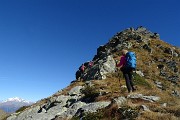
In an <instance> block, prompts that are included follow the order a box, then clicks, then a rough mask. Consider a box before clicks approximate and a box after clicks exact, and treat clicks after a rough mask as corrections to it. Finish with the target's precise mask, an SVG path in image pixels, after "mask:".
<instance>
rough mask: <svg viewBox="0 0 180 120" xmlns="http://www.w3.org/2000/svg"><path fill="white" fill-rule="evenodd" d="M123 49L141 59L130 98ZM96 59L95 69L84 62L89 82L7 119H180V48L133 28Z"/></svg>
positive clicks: (114, 39) (73, 85)
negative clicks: (120, 66) (118, 64)
mask: <svg viewBox="0 0 180 120" xmlns="http://www.w3.org/2000/svg"><path fill="white" fill-rule="evenodd" d="M123 48H126V49H128V50H130V51H134V52H135V53H136V55H137V71H136V72H135V73H134V80H135V81H134V82H135V85H136V87H137V92H135V93H132V94H129V95H128V94H127V90H126V87H125V82H124V80H123V77H122V74H121V72H119V71H118V70H117V69H116V67H115V66H116V61H117V60H119V56H120V51H121V50H122V49H123ZM92 61H93V66H91V67H89V66H88V62H85V63H84V65H85V66H86V69H85V71H84V73H83V74H81V80H83V81H77V80H75V81H73V82H72V83H71V84H70V85H69V86H67V87H66V88H64V89H62V90H60V91H58V92H57V93H55V94H54V95H52V96H50V97H49V98H45V99H42V100H40V101H38V102H37V103H35V104H34V105H32V106H30V107H28V108H26V109H25V110H23V111H20V112H18V113H14V114H11V116H9V117H8V118H7V120H64V119H72V120H77V119H86V120H87V119H88V120H90V119H94V120H97V119H104V120H108V119H112V118H114V119H132V118H133V119H137V120H138V119H139V120H142V119H163V118H169V119H175V120H176V119H177V120H178V119H179V117H180V114H179V113H180V109H179V108H180V102H179V99H180V93H179V91H180V86H179V83H180V80H179V70H180V62H179V61H180V49H179V48H177V47H175V46H171V45H169V44H167V43H165V42H163V41H162V40H160V36H159V34H158V33H152V32H151V31H149V30H147V29H146V28H144V27H142V26H141V27H138V28H137V29H134V28H128V29H126V30H124V31H122V32H119V33H117V34H116V35H115V36H113V37H112V38H111V39H110V40H109V42H108V43H107V44H105V45H102V46H100V47H99V48H98V49H97V54H96V55H95V56H94V58H93V59H92ZM119 78H120V79H121V81H120V83H118V80H119Z"/></svg>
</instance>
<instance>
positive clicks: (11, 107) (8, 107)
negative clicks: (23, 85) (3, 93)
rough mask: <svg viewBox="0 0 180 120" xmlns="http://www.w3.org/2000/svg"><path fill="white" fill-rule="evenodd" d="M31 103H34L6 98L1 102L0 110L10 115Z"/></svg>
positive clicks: (15, 98) (17, 98) (16, 98)
mask: <svg viewBox="0 0 180 120" xmlns="http://www.w3.org/2000/svg"><path fill="white" fill-rule="evenodd" d="M33 103H34V102H30V101H27V100H24V99H22V98H19V97H13V98H8V99H7V100H3V101H1V102H0V109H2V110H4V111H5V112H7V113H12V112H15V111H16V110H18V109H19V108H21V107H23V106H29V105H31V104H33Z"/></svg>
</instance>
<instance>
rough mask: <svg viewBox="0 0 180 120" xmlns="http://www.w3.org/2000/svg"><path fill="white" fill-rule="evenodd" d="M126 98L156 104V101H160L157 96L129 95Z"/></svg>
mask: <svg viewBox="0 0 180 120" xmlns="http://www.w3.org/2000/svg"><path fill="white" fill-rule="evenodd" d="M127 98H130V99H142V100H145V101H149V102H156V101H158V100H160V97H157V96H144V95H142V94H130V95H128V96H127Z"/></svg>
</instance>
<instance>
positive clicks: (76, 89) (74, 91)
mask: <svg viewBox="0 0 180 120" xmlns="http://www.w3.org/2000/svg"><path fill="white" fill-rule="evenodd" d="M82 88H83V86H76V87H74V88H72V89H71V90H70V91H69V92H68V94H69V95H71V96H73V95H80V94H81V89H82Z"/></svg>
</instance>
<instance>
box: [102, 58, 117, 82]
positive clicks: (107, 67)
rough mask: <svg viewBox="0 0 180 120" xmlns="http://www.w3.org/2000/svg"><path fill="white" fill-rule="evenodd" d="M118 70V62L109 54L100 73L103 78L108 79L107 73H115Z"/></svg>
mask: <svg viewBox="0 0 180 120" xmlns="http://www.w3.org/2000/svg"><path fill="white" fill-rule="evenodd" d="M115 70H116V63H115V60H114V59H113V57H112V56H108V57H107V59H106V61H105V62H104V63H103V64H102V66H101V68H100V75H101V76H102V79H106V74H108V73H113V72H115Z"/></svg>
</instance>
